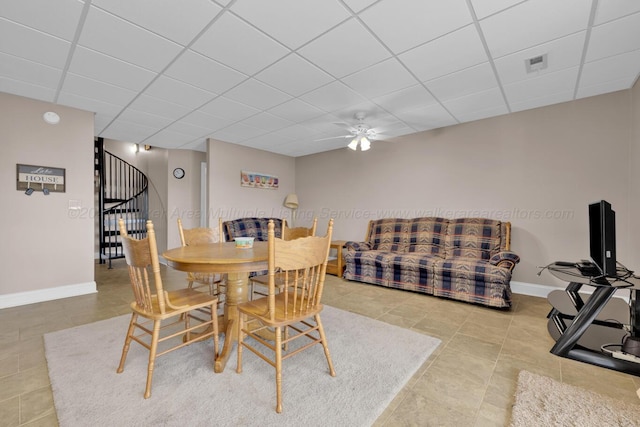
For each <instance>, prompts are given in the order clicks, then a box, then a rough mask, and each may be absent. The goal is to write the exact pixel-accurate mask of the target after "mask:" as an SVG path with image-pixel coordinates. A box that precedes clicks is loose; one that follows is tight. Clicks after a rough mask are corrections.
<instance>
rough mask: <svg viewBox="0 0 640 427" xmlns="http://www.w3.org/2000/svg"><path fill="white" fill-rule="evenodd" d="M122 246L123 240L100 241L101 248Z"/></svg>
mask: <svg viewBox="0 0 640 427" xmlns="http://www.w3.org/2000/svg"><path fill="white" fill-rule="evenodd" d="M121 247H122V242H102V243H100V248H101V249H108V248H121Z"/></svg>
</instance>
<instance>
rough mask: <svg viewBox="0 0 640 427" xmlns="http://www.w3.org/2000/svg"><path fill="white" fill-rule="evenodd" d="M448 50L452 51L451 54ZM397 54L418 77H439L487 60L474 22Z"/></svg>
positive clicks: (421, 78) (429, 78) (422, 78)
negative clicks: (453, 53)
mask: <svg viewBox="0 0 640 427" xmlns="http://www.w3.org/2000/svg"><path fill="white" fill-rule="evenodd" d="M451 52H456V54H455V55H452V54H451ZM398 58H399V59H400V60H401V61H402V62H403V63H404V64H405V65H406V66H407V67H408V68H409V69H410V70H411V72H412V73H414V74H415V75H416V76H417V77H418V79H420V80H421V81H426V80H431V79H434V78H437V77H442V76H444V75H446V74H449V73H453V72H455V71H459V70H462V69H464V68H467V67H472V66H474V65H478V64H481V63H483V62H487V60H488V59H489V58H487V53H486V51H485V49H484V45H483V44H482V41H481V40H480V36H479V35H478V31H477V30H476V27H475V25H468V26H466V27H464V28H461V29H460V30H457V31H454V32H453V33H450V34H447V35H445V36H442V37H440V38H438V39H436V40H433V41H431V42H429V43H426V44H423V45H422V46H418V47H416V48H415V49H411V50H409V51H407V52H405V53H403V54H402V55H400V56H398Z"/></svg>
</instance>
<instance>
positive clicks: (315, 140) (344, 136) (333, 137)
mask: <svg viewBox="0 0 640 427" xmlns="http://www.w3.org/2000/svg"><path fill="white" fill-rule="evenodd" d="M338 138H353V135H341V136H330V137H328V138H320V139H314V140H313V141H314V142H317V141H326V140H328V139H338Z"/></svg>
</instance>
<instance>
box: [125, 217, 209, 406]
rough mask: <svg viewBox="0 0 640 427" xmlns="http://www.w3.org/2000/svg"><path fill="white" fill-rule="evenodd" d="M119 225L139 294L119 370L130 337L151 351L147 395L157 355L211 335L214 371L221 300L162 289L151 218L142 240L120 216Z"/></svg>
mask: <svg viewBox="0 0 640 427" xmlns="http://www.w3.org/2000/svg"><path fill="white" fill-rule="evenodd" d="M118 226H119V228H120V237H121V241H122V247H123V252H124V257H125V259H126V262H127V266H128V267H129V278H130V279H131V288H132V289H133V295H134V298H135V299H134V301H133V302H132V303H131V311H132V313H131V321H130V322H129V328H128V330H127V337H126V339H125V342H124V347H123V348H122V357H121V358H120V364H119V366H118V369H117V372H118V373H122V372H123V371H124V364H125V361H126V359H127V353H128V352H129V346H130V345H131V341H135V342H137V343H138V344H140V345H142V346H143V347H145V348H146V349H147V350H149V364H148V367H147V385H146V388H145V392H144V398H145V399H148V398H149V397H150V396H151V380H152V378H153V368H154V365H155V360H156V358H157V357H158V356H161V355H163V354H166V353H168V352H170V351H173V350H177V349H179V348H182V347H184V346H186V345H188V344H191V343H193V342H196V341H201V340H205V339H208V338H211V337H213V358H212V364H211V366H212V372H213V366H214V364H215V358H216V356H217V354H218V316H217V315H216V307H217V304H218V299H217V298H216V297H215V296H212V295H209V294H207V293H204V292H198V291H196V290H194V289H189V288H184V289H181V290H177V291H166V290H164V287H163V285H162V277H161V275H160V263H159V261H158V249H157V246H156V235H155V231H154V229H153V223H152V222H151V221H147V237H146V238H144V239H140V240H136V239H134V238H132V237H130V236H129V235H128V234H127V229H126V227H125V223H124V220H123V219H122V218H120V219H119V220H118ZM149 268H151V273H150V272H149ZM203 308H206V313H207V316H206V317H205V316H203V312H201V311H199V310H200V309H203ZM141 318H142V319H143V320H141ZM165 320H170V323H165V324H163V321H165ZM192 321H195V324H193V325H192V324H191V322H192ZM196 330H198V332H196ZM140 332H141V333H140ZM161 332H162V333H161ZM136 333H139V335H136Z"/></svg>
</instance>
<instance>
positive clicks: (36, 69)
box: [0, 52, 62, 90]
mask: <svg viewBox="0 0 640 427" xmlns="http://www.w3.org/2000/svg"><path fill="white" fill-rule="evenodd" d="M0 75H2V76H5V77H7V78H9V79H12V80H19V81H24V82H29V83H31V84H35V85H38V86H43V87H46V88H49V89H54V90H55V89H56V88H57V87H58V83H59V82H60V77H61V76H62V71H61V70H59V69H58V68H54V67H48V66H46V65H42V64H39V63H37V62H33V61H28V60H26V59H22V58H18V57H16V56H13V55H7V54H4V53H1V52H0Z"/></svg>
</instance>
